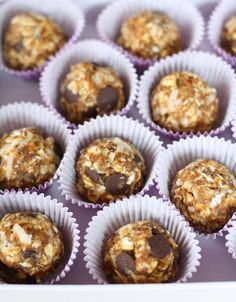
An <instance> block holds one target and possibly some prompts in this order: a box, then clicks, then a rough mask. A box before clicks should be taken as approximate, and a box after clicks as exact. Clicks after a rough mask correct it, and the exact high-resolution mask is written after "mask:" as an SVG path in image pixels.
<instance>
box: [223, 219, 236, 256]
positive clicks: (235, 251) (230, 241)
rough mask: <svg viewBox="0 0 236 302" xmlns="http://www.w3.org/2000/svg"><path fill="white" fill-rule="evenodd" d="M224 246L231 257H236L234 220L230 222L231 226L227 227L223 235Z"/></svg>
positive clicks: (235, 222)
mask: <svg viewBox="0 0 236 302" xmlns="http://www.w3.org/2000/svg"><path fill="white" fill-rule="evenodd" d="M225 240H226V243H225V246H226V248H227V249H228V252H229V254H231V256H232V258H233V259H236V221H233V222H232V226H231V227H230V228H229V229H228V231H227V235H226V236H225Z"/></svg>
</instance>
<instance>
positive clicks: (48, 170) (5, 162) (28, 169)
mask: <svg viewBox="0 0 236 302" xmlns="http://www.w3.org/2000/svg"><path fill="white" fill-rule="evenodd" d="M59 163H60V158H59V156H58V155H57V153H56V143H55V141H54V139H53V138H52V137H50V136H49V137H46V138H44V137H43V136H42V134H41V132H40V130H39V129H36V128H22V129H17V130H14V131H12V132H11V133H10V134H5V135H3V137H2V138H0V188H1V189H2V190H4V189H9V190H10V189H13V188H14V189H19V188H21V189H25V188H31V187H33V186H37V185H39V184H42V183H44V182H45V181H48V180H50V179H51V178H52V177H53V176H54V174H55V172H56V170H57V167H58V165H59Z"/></svg>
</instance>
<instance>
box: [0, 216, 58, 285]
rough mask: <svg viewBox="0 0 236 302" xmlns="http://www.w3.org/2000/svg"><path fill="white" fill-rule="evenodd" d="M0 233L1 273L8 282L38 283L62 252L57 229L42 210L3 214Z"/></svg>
mask: <svg viewBox="0 0 236 302" xmlns="http://www.w3.org/2000/svg"><path fill="white" fill-rule="evenodd" d="M0 234H1V236H0V261H1V262H2V263H1V265H0V276H2V277H3V278H4V280H5V281H7V282H9V283H41V282H42V281H43V279H44V278H45V277H46V276H47V275H48V274H49V273H50V272H52V271H53V270H54V269H55V268H56V266H57V265H58V263H59V262H60V260H61V258H62V255H63V253H64V244H63V241H62V236H61V234H60V232H59V230H58V229H57V227H56V226H55V225H54V224H53V222H52V221H51V219H50V218H49V217H47V216H46V215H44V214H41V213H30V212H29V213H28V212H21V213H13V214H6V215H5V216H4V217H3V218H2V219H1V221H0Z"/></svg>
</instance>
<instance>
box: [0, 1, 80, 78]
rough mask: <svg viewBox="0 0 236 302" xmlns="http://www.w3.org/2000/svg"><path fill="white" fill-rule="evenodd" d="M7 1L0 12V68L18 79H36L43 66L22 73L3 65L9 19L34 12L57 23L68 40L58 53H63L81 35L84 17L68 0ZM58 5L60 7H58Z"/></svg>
mask: <svg viewBox="0 0 236 302" xmlns="http://www.w3.org/2000/svg"><path fill="white" fill-rule="evenodd" d="M59 2H60V3H58V1H57V0H50V1H47V0H41V1H38V0H20V1H19V0H9V1H7V2H6V3H4V4H3V5H2V6H1V10H0V49H1V54H0V67H1V68H2V69H3V70H5V71H6V72H8V73H10V74H12V75H15V76H18V77H20V78H23V79H26V80H29V79H37V78H38V77H39V75H40V73H41V72H42V70H43V68H44V66H45V65H46V64H45V65H43V66H41V67H37V68H34V69H28V70H24V71H20V70H15V69H12V68H9V67H8V66H7V65H6V64H5V63H4V57H3V53H2V49H3V47H2V43H3V35H4V32H5V30H6V27H7V24H8V22H9V21H10V19H11V18H12V17H13V16H15V15H16V14H18V13H21V12H36V13H39V14H43V15H47V16H49V17H50V18H51V19H52V20H54V21H55V22H57V23H58V24H59V25H60V26H61V28H62V30H63V32H64V34H65V35H66V37H67V38H68V41H67V43H66V44H65V46H64V47H62V49H60V50H59V52H61V51H63V49H64V48H66V47H68V46H69V45H71V44H73V43H74V42H76V41H77V40H78V38H79V36H80V34H81V33H82V30H83V28H84V25H85V17H84V14H83V12H82V11H81V10H80V9H79V7H78V6H77V5H76V4H75V3H73V2H72V1H70V0H60V1H59ZM58 4H60V5H58Z"/></svg>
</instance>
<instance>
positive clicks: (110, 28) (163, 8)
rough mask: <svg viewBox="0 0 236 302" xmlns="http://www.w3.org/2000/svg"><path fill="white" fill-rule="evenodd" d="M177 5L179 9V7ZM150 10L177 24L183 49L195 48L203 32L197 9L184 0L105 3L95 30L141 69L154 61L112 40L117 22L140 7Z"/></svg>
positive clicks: (201, 19)
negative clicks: (106, 4)
mask: <svg viewBox="0 0 236 302" xmlns="http://www.w3.org/2000/svg"><path fill="white" fill-rule="evenodd" d="M180 7H181V9H180ZM144 10H154V11H160V12H163V13H164V14H167V15H168V16H169V17H170V18H172V19H173V20H174V21H175V22H176V23H177V25H178V26H179V28H180V31H181V34H182V37H183V42H184V49H185V50H186V49H191V50H192V49H196V48H198V47H199V46H200V44H201V41H202V39H203V36H204V20H203V17H202V15H201V13H200V12H199V11H198V9H197V8H196V7H195V6H194V5H193V4H192V3H190V2H189V1H185V0H174V1H173V0H165V1H156V0H120V1H114V2H113V3H111V4H110V5H108V6H107V7H106V8H105V9H104V10H103V11H102V12H101V14H100V15H99V17H98V20H97V30H98V34H99V36H100V37H101V39H103V40H104V41H106V42H108V43H110V44H112V45H113V46H115V47H116V48H118V49H119V50H120V51H122V52H124V53H125V54H126V55H127V56H128V57H129V58H130V59H131V61H132V62H133V63H134V64H135V66H136V67H137V68H138V69H140V70H141V71H142V70H144V69H146V68H147V67H148V66H150V65H151V64H153V63H154V62H155V61H153V60H147V59H142V58H140V57H137V56H134V55H132V54H131V53H129V52H127V51H126V50H124V49H123V48H121V47H120V46H119V45H117V44H116V39H117V37H118V35H119V32H120V28H121V25H122V23H123V22H124V21H126V20H127V19H128V18H129V17H131V16H134V15H136V14H137V13H139V12H140V11H144Z"/></svg>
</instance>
